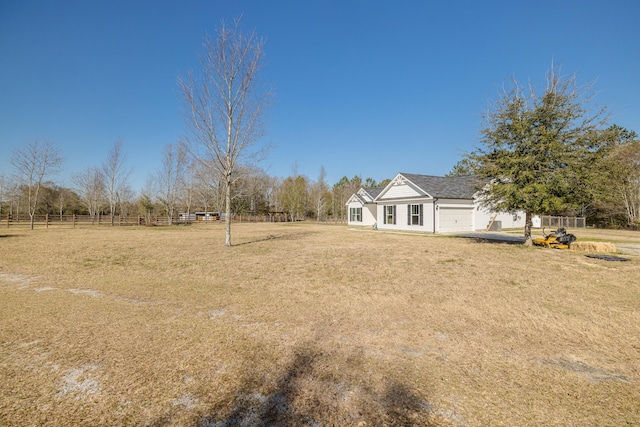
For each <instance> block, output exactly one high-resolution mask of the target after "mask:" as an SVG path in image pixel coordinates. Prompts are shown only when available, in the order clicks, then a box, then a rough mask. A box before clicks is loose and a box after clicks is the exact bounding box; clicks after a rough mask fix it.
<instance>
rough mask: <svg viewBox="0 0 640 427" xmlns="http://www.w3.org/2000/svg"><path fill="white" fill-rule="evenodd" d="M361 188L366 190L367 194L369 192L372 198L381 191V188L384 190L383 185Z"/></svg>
mask: <svg viewBox="0 0 640 427" xmlns="http://www.w3.org/2000/svg"><path fill="white" fill-rule="evenodd" d="M362 189H363V190H364V191H366V192H367V194H369V195H370V196H371V198H372V199H375V198H376V197H378V195H379V194H380V193H381V192H382V190H384V187H382V188H378V187H363V188H362Z"/></svg>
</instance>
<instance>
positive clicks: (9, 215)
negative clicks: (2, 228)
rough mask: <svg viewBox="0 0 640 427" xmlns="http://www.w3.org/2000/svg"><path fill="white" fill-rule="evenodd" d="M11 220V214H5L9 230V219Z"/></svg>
mask: <svg viewBox="0 0 640 427" xmlns="http://www.w3.org/2000/svg"><path fill="white" fill-rule="evenodd" d="M10 218H11V214H10V213H8V214H7V228H9V219H10Z"/></svg>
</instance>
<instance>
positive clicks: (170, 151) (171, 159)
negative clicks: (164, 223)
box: [156, 144, 187, 223]
mask: <svg viewBox="0 0 640 427" xmlns="http://www.w3.org/2000/svg"><path fill="white" fill-rule="evenodd" d="M186 166H187V153H186V152H185V150H184V147H183V146H181V145H172V144H167V145H165V146H164V149H163V152H162V166H161V167H160V169H159V170H158V172H157V175H156V176H157V184H158V196H159V197H158V199H159V201H160V203H161V204H162V206H163V207H164V209H165V210H166V212H167V216H168V217H169V223H171V221H172V220H173V215H174V213H175V210H176V206H177V204H178V196H179V194H180V191H181V189H182V188H183V184H184V175H185V168H186Z"/></svg>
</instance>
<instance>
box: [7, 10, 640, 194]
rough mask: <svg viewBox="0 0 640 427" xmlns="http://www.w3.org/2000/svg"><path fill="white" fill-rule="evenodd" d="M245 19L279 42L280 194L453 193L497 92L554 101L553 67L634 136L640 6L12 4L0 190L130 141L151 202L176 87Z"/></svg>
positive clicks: (172, 126) (272, 74)
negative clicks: (312, 186)
mask: <svg viewBox="0 0 640 427" xmlns="http://www.w3.org/2000/svg"><path fill="white" fill-rule="evenodd" d="M240 15H243V28H244V29H245V30H252V29H255V30H256V31H257V32H258V34H259V35H261V36H263V37H264V38H266V39H267V45H266V53H267V68H266V69H265V71H264V78H266V79H267V80H268V81H269V82H270V83H271V84H272V85H273V86H274V88H275V91H276V95H277V103H276V104H275V106H274V107H273V108H272V109H271V110H270V113H269V119H270V123H269V126H268V134H267V136H266V139H265V140H266V141H268V142H270V143H272V144H274V145H275V147H276V148H275V150H274V151H273V152H272V154H271V155H270V157H269V158H268V159H267V160H266V161H265V162H264V164H263V165H262V166H263V167H264V168H265V169H266V170H267V172H268V173H269V174H270V175H272V176H279V177H286V176H288V175H290V174H291V171H292V166H293V165H294V164H297V165H298V170H299V172H301V173H303V174H305V175H307V176H308V177H309V178H311V179H317V177H318V172H319V170H320V167H321V166H324V167H325V169H326V172H327V180H328V182H329V183H330V184H333V183H335V182H336V181H337V180H338V179H340V177H342V176H343V175H348V176H349V177H351V176H353V175H356V174H358V175H361V176H362V177H363V178H366V177H372V178H374V179H375V180H377V181H380V180H382V179H385V178H392V177H393V176H395V174H396V173H397V172H410V173H420V174H430V175H443V174H445V173H446V172H448V171H449V170H450V169H451V167H452V166H453V165H454V164H455V163H456V162H457V161H458V160H459V158H460V156H461V153H462V152H463V151H465V150H469V149H471V148H472V147H473V146H474V145H475V144H477V142H478V135H479V129H480V124H481V123H480V118H481V114H482V112H483V111H484V109H485V107H486V106H487V101H488V100H489V99H493V98H495V96H496V94H497V93H498V90H499V88H500V85H501V84H502V82H503V80H504V79H505V78H509V77H510V76H515V77H516V78H518V79H519V80H520V81H523V82H526V81H527V80H531V81H533V82H534V83H536V84H542V83H543V82H544V75H545V71H546V70H547V69H548V68H549V66H550V64H551V62H552V60H553V61H554V63H555V64H556V65H559V66H561V67H562V71H563V72H564V73H566V74H573V73H575V74H577V76H578V81H579V82H581V83H587V82H589V81H594V80H595V81H596V89H597V93H598V96H597V101H598V102H599V103H600V104H602V105H606V106H607V107H608V108H609V111H610V112H611V113H612V123H617V124H619V125H621V126H624V127H626V128H628V129H631V130H635V131H636V132H638V133H640V25H639V24H638V22H639V20H640V1H637V0H626V1H625V0H623V1H616V0H606V1H605V0H603V1H592V0H562V1H551V0H536V1H513V0H509V1H490V0H487V1H476V0H474V1H439V2H436V1H425V0H415V1H414V0H406V1H402V0H398V1H376V0H362V1H349V0H317V1H309V0H290V1H278V0H269V1H267V0H234V1H217V0H206V1H205V0H200V1H195V0H193V1H189V0H185V1H176V0H174V1H168V0H153V1H151V0H149V1H147V0H127V1H121V0H109V1H98V0H95V1H94V0H81V1H64V0H60V1H49V0H46V1H45V0H42V1H33V0H0V174H2V173H4V174H9V173H10V172H11V170H10V165H9V163H8V157H9V155H10V153H11V149H12V148H13V147H14V146H16V145H19V144H23V143H25V142H27V141H29V140H32V139H33V138H42V139H50V140H51V141H53V142H55V143H56V144H57V145H58V146H59V147H60V148H61V150H62V152H63V155H64V157H65V159H66V160H65V172H64V173H63V174H61V175H60V176H59V177H58V179H57V182H58V183H60V184H62V185H71V182H70V180H69V177H70V176H71V175H72V174H74V173H78V172H81V171H83V170H85V169H86V168H88V167H90V166H97V165H100V164H101V163H102V162H103V161H104V159H105V158H106V157H107V153H108V151H109V148H110V147H111V146H112V145H113V143H114V142H115V141H116V140H117V139H118V138H122V139H123V141H124V150H125V152H126V155H127V157H128V163H129V165H130V166H132V167H133V169H134V172H133V174H132V176H131V183H132V185H133V187H134V188H135V189H136V190H139V189H141V187H142V186H143V185H144V183H145V181H146V178H147V176H149V174H151V173H153V171H154V170H156V169H157V168H158V167H159V165H160V158H161V149H162V147H163V146H164V145H165V144H168V143H174V142H176V141H177V140H178V139H179V138H180V136H181V135H182V134H183V132H184V124H183V121H182V115H181V103H180V100H179V94H178V90H177V85H176V78H177V76H178V75H180V74H184V73H186V72H187V71H188V70H189V69H193V68H195V67H197V53H198V51H199V49H200V46H201V41H202V36H203V34H204V33H205V32H209V33H210V34H214V33H215V30H216V28H217V27H218V26H219V23H220V22H221V20H225V21H227V22H231V20H232V19H233V18H234V17H238V16H240Z"/></svg>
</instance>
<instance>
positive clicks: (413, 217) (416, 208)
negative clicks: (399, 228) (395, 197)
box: [407, 205, 422, 225]
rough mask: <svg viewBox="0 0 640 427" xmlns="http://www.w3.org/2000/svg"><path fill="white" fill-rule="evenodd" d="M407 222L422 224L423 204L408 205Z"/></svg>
mask: <svg viewBox="0 0 640 427" xmlns="http://www.w3.org/2000/svg"><path fill="white" fill-rule="evenodd" d="M407 224H409V225H422V205H409V206H407Z"/></svg>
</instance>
